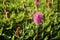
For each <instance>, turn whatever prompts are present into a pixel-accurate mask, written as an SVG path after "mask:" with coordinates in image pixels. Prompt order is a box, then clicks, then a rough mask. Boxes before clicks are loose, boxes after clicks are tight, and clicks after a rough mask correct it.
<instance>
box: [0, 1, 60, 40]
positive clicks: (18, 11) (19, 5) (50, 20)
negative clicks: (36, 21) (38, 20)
mask: <svg viewBox="0 0 60 40" xmlns="http://www.w3.org/2000/svg"><path fill="white" fill-rule="evenodd" d="M3 2H4V4H3ZM49 2H50V3H51V1H49ZM57 6H58V0H55V1H54V4H52V3H51V8H50V10H48V7H47V3H45V2H44V1H43V0H40V1H39V4H38V6H37V7H35V4H34V0H5V1H4V0H0V40H37V38H36V30H37V29H36V25H35V24H34V21H33V15H34V13H35V12H36V11H39V12H41V13H43V14H44V20H43V22H42V23H41V24H39V26H38V40H59V39H60V16H59V15H58V14H59V13H58V12H56V11H59V10H58V9H57ZM4 10H6V11H8V12H9V16H10V17H9V18H8V19H7V18H6V14H5V12H4ZM17 27H20V30H22V31H19V32H20V33H21V34H20V36H18V37H16V36H15V35H16V34H15V32H16V29H17Z"/></svg>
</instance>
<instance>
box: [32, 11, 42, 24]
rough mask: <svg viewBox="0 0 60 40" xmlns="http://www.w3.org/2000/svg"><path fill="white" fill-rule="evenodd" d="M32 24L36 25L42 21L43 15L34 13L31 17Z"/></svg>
mask: <svg viewBox="0 0 60 40" xmlns="http://www.w3.org/2000/svg"><path fill="white" fill-rule="evenodd" d="M33 20H34V23H35V24H36V25H38V24H39V23H41V22H42V21H43V14H42V13H40V12H36V13H35V14H34V17H33Z"/></svg>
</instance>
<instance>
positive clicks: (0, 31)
mask: <svg viewBox="0 0 60 40" xmlns="http://www.w3.org/2000/svg"><path fill="white" fill-rule="evenodd" d="M2 31H3V27H2V28H1V29H0V35H1V34H2Z"/></svg>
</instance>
